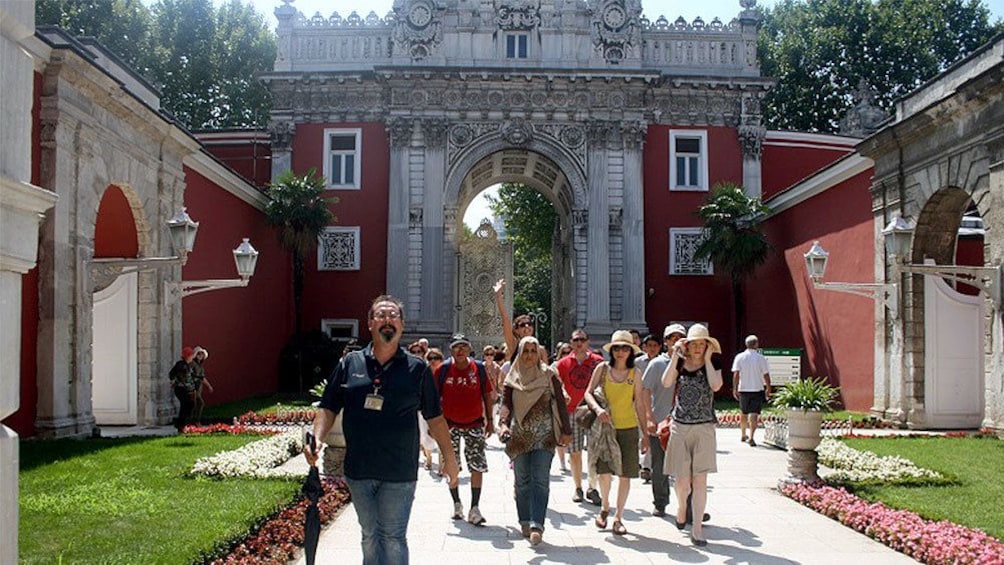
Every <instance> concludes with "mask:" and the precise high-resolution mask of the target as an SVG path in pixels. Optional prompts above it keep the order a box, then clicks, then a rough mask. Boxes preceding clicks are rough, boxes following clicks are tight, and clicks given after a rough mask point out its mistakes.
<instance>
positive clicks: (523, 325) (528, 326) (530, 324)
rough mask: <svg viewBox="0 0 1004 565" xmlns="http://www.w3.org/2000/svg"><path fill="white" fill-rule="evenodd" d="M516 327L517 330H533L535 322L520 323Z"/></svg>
mask: <svg viewBox="0 0 1004 565" xmlns="http://www.w3.org/2000/svg"><path fill="white" fill-rule="evenodd" d="M516 327H517V328H532V327H533V322H520V323H518V324H516Z"/></svg>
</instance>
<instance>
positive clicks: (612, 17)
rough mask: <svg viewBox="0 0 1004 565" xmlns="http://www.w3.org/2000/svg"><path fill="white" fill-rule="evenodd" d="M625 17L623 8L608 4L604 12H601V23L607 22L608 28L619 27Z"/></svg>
mask: <svg viewBox="0 0 1004 565" xmlns="http://www.w3.org/2000/svg"><path fill="white" fill-rule="evenodd" d="M625 19H626V18H625V15H624V10H622V9H621V8H620V7H619V6H610V7H609V8H607V11H606V12H603V23H605V24H607V27H609V28H610V29H620V27H621V26H622V25H624V20H625Z"/></svg>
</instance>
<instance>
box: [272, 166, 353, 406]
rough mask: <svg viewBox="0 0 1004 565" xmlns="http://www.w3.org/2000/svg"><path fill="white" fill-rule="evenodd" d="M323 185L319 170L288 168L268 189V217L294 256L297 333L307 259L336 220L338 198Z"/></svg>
mask: <svg viewBox="0 0 1004 565" xmlns="http://www.w3.org/2000/svg"><path fill="white" fill-rule="evenodd" d="M324 185H325V182H324V177H321V176H318V175H317V170H316V169H310V170H309V171H307V174H305V175H303V176H299V175H296V174H295V173H293V171H286V172H285V173H283V174H282V175H281V176H280V177H279V179H278V182H275V183H273V184H270V185H269V188H268V192H267V195H268V197H269V201H268V204H266V205H265V217H266V219H267V221H268V223H269V224H271V225H272V226H274V227H275V228H276V232H277V235H278V237H279V245H280V246H282V248H283V249H285V250H286V251H288V252H289V253H290V255H292V257H293V308H294V314H295V320H296V322H295V333H296V335H297V336H299V334H300V330H301V325H302V321H303V265H304V259H305V258H306V257H307V256H308V254H309V253H310V252H311V251H312V250H313V249H314V247H315V246H316V245H317V238H318V237H320V235H321V232H322V231H324V228H325V227H326V226H328V225H329V224H331V223H333V222H335V221H336V218H335V216H334V215H333V214H332V213H331V210H330V209H329V208H328V206H329V205H331V204H336V203H338V199H337V198H334V197H329V198H324V197H323V194H324ZM297 341H298V342H299V340H297ZM300 357H302V355H300ZM302 373H303V372H302V370H301V371H300V375H299V380H300V392H303V374H302Z"/></svg>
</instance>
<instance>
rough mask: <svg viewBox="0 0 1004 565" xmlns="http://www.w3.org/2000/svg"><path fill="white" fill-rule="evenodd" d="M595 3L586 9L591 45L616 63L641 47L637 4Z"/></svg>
mask: <svg viewBox="0 0 1004 565" xmlns="http://www.w3.org/2000/svg"><path fill="white" fill-rule="evenodd" d="M597 4H599V2H595V3H594V4H593V6H592V7H591V8H590V13H591V15H592V19H591V24H592V30H593V45H594V46H595V47H596V49H597V50H598V51H599V52H600V53H602V54H603V58H604V59H605V60H606V61H607V62H608V63H614V64H616V63H620V62H621V61H623V60H624V59H625V58H627V57H628V56H630V55H631V51H632V50H633V49H635V48H636V47H640V46H641V24H640V21H639V18H640V17H641V3H640V2H638V0H606V1H604V2H603V3H602V4H599V5H597Z"/></svg>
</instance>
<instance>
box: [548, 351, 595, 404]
mask: <svg viewBox="0 0 1004 565" xmlns="http://www.w3.org/2000/svg"><path fill="white" fill-rule="evenodd" d="M602 362H603V357H600V356H599V355H597V354H595V353H593V352H589V356H588V357H586V359H585V361H583V362H582V363H579V360H578V359H576V358H575V354H574V353H573V354H571V355H568V356H566V357H565V358H563V359H562V360H561V361H558V365H557V369H558V376H560V377H561V382H562V383H564V385H565V392H567V393H568V396H569V398H570V400H569V401H568V412H569V413H572V412H575V407H576V406H578V405H579V404H581V403H582V399H583V398H585V396H586V387H587V386H589V379H591V378H593V370H594V369H595V368H596V366H597V365H599V364H600V363H602Z"/></svg>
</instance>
